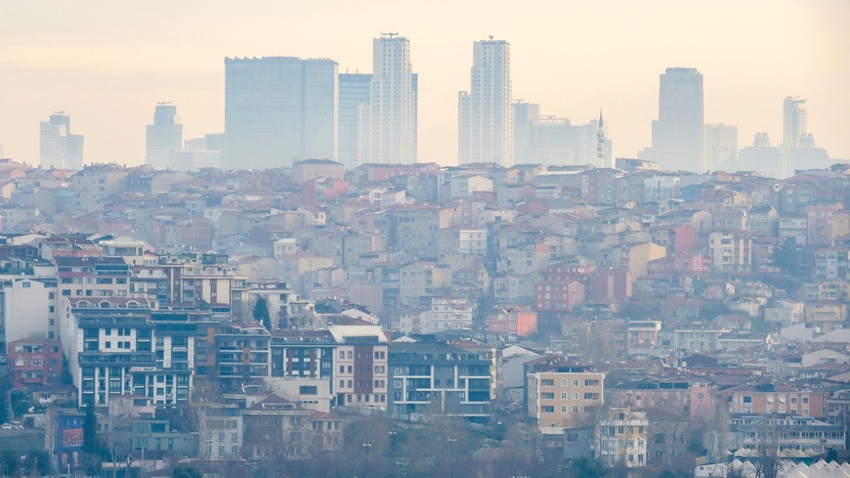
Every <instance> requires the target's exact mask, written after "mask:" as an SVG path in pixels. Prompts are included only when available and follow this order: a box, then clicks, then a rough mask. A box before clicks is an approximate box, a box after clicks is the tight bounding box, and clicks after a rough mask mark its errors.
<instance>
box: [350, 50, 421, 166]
mask: <svg viewBox="0 0 850 478" xmlns="http://www.w3.org/2000/svg"><path fill="white" fill-rule="evenodd" d="M396 35H397V34H396V33H386V34H383V35H382V36H381V38H375V39H374V40H373V42H372V82H371V85H370V86H371V90H370V99H369V106H368V107H364V108H363V109H362V110H361V115H360V155H359V156H360V162H361V163H363V162H376V163H402V164H410V163H415V162H416V139H417V138H416V126H417V125H416V121H417V120H416V116H417V106H416V103H417V89H418V88H417V78H416V75H414V74H413V67H412V66H411V63H410V41H409V40H408V39H407V38H405V37H400V36H396Z"/></svg>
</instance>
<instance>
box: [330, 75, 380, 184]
mask: <svg viewBox="0 0 850 478" xmlns="http://www.w3.org/2000/svg"><path fill="white" fill-rule="evenodd" d="M371 85H372V75H370V74H365V73H340V75H339V126H338V129H337V138H338V140H337V143H338V153H337V160H338V161H339V162H340V163H342V164H344V165H345V167H346V169H351V168H354V167H356V166H357V165H359V164H360V161H359V152H360V110H361V109H363V108H367V107H368V106H369V98H370V95H371V90H372V86H371Z"/></svg>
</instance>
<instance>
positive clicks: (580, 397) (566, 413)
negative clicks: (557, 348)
mask: <svg viewBox="0 0 850 478" xmlns="http://www.w3.org/2000/svg"><path fill="white" fill-rule="evenodd" d="M527 381H528V385H527V390H528V405H527V408H526V411H527V414H528V417H529V418H531V419H532V420H534V422H535V423H536V424H537V426H540V427H562V428H566V427H573V426H577V425H580V424H583V423H591V422H592V421H593V420H595V418H596V417H595V414H596V413H597V412H598V411H599V409H600V408H601V407H602V404H603V401H604V392H605V383H604V382H605V374H604V373H601V372H593V371H591V370H589V369H588V368H586V367H583V366H569V365H556V366H552V367H548V368H544V369H543V370H535V371H532V372H529V373H528V374H527Z"/></svg>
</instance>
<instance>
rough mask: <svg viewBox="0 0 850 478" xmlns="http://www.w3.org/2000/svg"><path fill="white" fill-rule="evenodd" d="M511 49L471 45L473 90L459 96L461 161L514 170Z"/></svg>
mask: <svg viewBox="0 0 850 478" xmlns="http://www.w3.org/2000/svg"><path fill="white" fill-rule="evenodd" d="M513 119H514V118H513V114H512V111H511V49H510V44H509V43H508V42H506V41H504V40H493V37H492V36H491V37H490V39H489V40H484V41H477V42H474V43H473V44H472V87H471V91H470V92H465V91H462V92H460V93H459V95H458V159H459V161H460V163H461V164H466V163H497V164H500V165H502V166H504V167H511V166H513V163H514V158H513V152H514V151H513V127H514V123H513Z"/></svg>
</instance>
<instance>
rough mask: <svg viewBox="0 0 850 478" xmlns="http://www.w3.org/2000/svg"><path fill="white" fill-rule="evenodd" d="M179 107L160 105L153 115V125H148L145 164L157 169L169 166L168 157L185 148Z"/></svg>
mask: <svg viewBox="0 0 850 478" xmlns="http://www.w3.org/2000/svg"><path fill="white" fill-rule="evenodd" d="M177 121H178V118H177V107H176V106H174V105H171V104H168V103H158V104H157V105H156V109H155V110H154V113H153V124H149V125H147V135H146V137H145V140H146V141H145V144H146V148H145V163H146V164H149V165H151V166H153V167H154V168H156V169H165V168H167V167H168V166H169V164H168V155H169V153H170V152H171V151H179V150H180V149H181V148H182V147H183V125H182V124H180V123H178V122H177Z"/></svg>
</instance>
